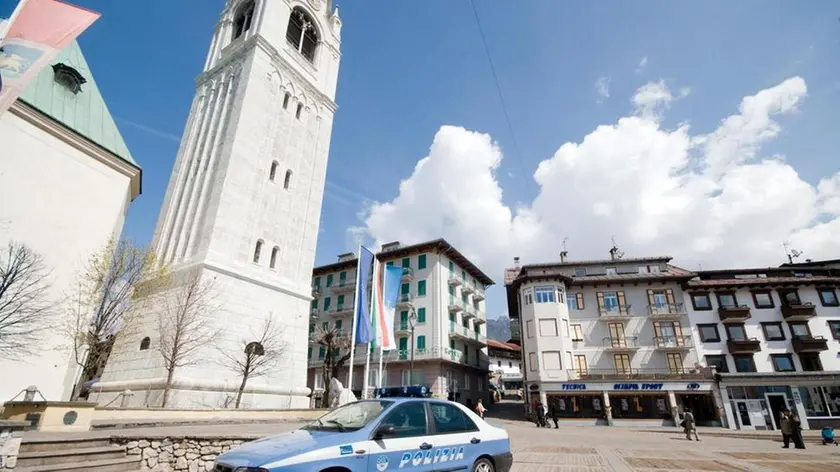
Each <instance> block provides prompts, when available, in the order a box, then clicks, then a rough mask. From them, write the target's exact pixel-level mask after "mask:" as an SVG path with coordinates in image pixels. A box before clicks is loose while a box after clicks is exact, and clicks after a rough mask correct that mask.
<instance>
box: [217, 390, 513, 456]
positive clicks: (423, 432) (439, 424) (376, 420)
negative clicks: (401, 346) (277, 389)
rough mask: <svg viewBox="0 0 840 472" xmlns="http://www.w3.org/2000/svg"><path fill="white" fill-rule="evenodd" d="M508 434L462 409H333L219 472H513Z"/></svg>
mask: <svg viewBox="0 0 840 472" xmlns="http://www.w3.org/2000/svg"><path fill="white" fill-rule="evenodd" d="M512 462H513V455H512V454H511V452H510V440H509V439H508V435H507V432H506V431H505V430H503V429H501V428H496V427H494V426H490V425H489V424H487V423H485V422H484V420H482V419H481V418H479V417H478V415H476V414H475V413H473V412H472V411H470V410H469V409H467V408H466V407H464V406H463V405H460V404H458V403H453V402H449V401H446V400H433V399H425V398H379V399H376V400H363V401H358V402H354V403H349V404H347V405H344V406H341V407H339V408H336V409H335V410H333V411H331V412H329V413H327V414H326V415H324V416H322V417H321V418H320V419H318V420H316V421H315V422H314V423H312V424H309V425H307V426H304V427H303V428H301V429H298V430H296V431H292V432H290V433H286V434H283V435H280V436H273V437H267V438H263V439H260V440H257V441H254V442H251V443H247V444H244V445H242V446H240V447H238V448H236V449H233V450H231V451H229V452H227V453H225V454H222V455H221V456H219V458H218V459H217V461H216V464H215V468H214V469H213V470H214V472H274V471H283V472H286V471H307V472H310V471H313V472H319V471H320V472H357V471H358V472H361V471H368V470H370V471H374V470H375V471H379V472H386V471H399V470H409V471H412V472H416V471H441V472H445V471H455V470H472V471H477V472H494V471H500V472H508V471H509V470H510V468H511V464H512Z"/></svg>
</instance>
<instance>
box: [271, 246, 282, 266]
mask: <svg viewBox="0 0 840 472" xmlns="http://www.w3.org/2000/svg"><path fill="white" fill-rule="evenodd" d="M279 253H280V248H279V247H277V246H274V248H273V249H272V250H271V263H270V264H269V266H270V267H271V268H272V269H273V268H274V265H275V264H276V263H277V254H279Z"/></svg>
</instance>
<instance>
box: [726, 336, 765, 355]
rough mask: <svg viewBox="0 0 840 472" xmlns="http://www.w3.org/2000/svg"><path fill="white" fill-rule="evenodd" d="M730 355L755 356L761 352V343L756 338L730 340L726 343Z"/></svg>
mask: <svg viewBox="0 0 840 472" xmlns="http://www.w3.org/2000/svg"><path fill="white" fill-rule="evenodd" d="M726 347H727V349H729V353H730V354H755V353H756V352H760V351H761V341H759V340H758V339H756V338H750V339H730V340H729V341H726Z"/></svg>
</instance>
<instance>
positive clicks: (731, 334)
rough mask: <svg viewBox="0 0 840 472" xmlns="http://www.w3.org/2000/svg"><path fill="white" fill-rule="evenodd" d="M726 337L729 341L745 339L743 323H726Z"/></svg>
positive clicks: (745, 333) (745, 332)
mask: <svg viewBox="0 0 840 472" xmlns="http://www.w3.org/2000/svg"><path fill="white" fill-rule="evenodd" d="M726 338H727V339H729V340H730V341H746V340H747V330H746V329H744V325H743V324H728V325H726Z"/></svg>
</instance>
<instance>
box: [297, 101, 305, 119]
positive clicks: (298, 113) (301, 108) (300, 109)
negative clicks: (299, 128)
mask: <svg viewBox="0 0 840 472" xmlns="http://www.w3.org/2000/svg"><path fill="white" fill-rule="evenodd" d="M301 112H303V103H298V106H297V111H296V112H295V118H297V119H300V114H301Z"/></svg>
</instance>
